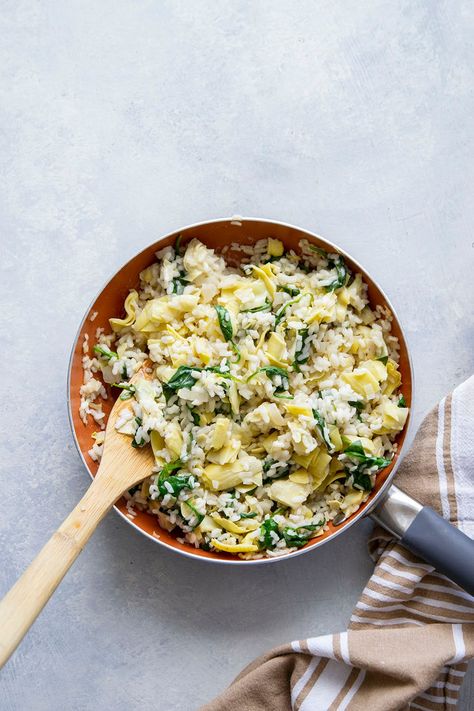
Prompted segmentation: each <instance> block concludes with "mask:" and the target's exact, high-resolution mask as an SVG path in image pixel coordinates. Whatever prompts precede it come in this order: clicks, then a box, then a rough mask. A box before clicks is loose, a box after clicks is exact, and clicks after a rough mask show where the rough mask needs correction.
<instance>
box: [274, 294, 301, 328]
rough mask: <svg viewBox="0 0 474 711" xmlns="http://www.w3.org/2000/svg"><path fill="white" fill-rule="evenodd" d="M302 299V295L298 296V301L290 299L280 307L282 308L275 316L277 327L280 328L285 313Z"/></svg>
mask: <svg viewBox="0 0 474 711" xmlns="http://www.w3.org/2000/svg"><path fill="white" fill-rule="evenodd" d="M301 297H302V294H300V295H299V296H297V297H296V299H288V301H286V302H285V303H284V304H283V305H282V306H280V308H279V309H278V311H277V312H276V314H275V326H278V324H279V323H281V321H282V320H283V318H284V316H285V312H286V310H287V308H288V307H289V306H291V305H292V304H296V303H298V301H299V300H300V299H301Z"/></svg>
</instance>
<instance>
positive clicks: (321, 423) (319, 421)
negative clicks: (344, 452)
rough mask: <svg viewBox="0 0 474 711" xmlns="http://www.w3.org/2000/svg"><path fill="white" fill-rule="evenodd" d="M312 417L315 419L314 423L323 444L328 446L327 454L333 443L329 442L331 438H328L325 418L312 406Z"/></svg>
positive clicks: (332, 448) (331, 449)
mask: <svg viewBox="0 0 474 711" xmlns="http://www.w3.org/2000/svg"><path fill="white" fill-rule="evenodd" d="M313 417H314V419H315V420H316V425H317V427H318V430H319V432H320V434H321V438H322V440H323V442H324V444H325V445H326V447H327V448H328V452H329V454H331V452H332V451H333V450H334V445H333V443H332V442H331V440H330V438H329V430H328V428H327V425H326V420H325V419H324V417H323V416H322V415H321V414H320V413H319V412H318V411H317V410H316V409H314V408H313Z"/></svg>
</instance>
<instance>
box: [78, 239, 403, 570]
mask: <svg viewBox="0 0 474 711" xmlns="http://www.w3.org/2000/svg"><path fill="white" fill-rule="evenodd" d="M299 248H300V253H299V254H296V253H295V252H286V253H285V252H284V249H283V245H282V243H281V242H279V241H278V240H274V239H268V240H260V241H259V242H257V243H256V245H255V246H254V247H252V248H249V247H248V246H245V247H242V246H239V245H231V247H230V249H224V250H223V254H222V255H219V254H217V253H215V252H214V251H213V250H211V249H208V248H207V247H205V245H204V244H202V243H201V242H199V241H198V240H192V241H191V242H190V243H189V244H187V245H186V246H185V247H181V246H180V244H179V240H178V243H177V245H176V246H175V247H174V248H173V247H166V248H165V249H163V250H161V251H160V252H158V253H157V255H156V262H155V263H154V264H152V265H151V266H150V267H148V268H147V269H145V270H144V271H143V272H141V274H140V286H139V289H138V290H132V291H130V294H129V296H128V297H127V299H126V301H125V316H124V317H123V318H111V319H110V325H111V332H110V333H108V334H106V333H104V332H103V331H102V329H98V330H97V334H96V338H97V341H96V343H95V344H94V345H93V344H90V343H89V342H88V341H85V343H84V355H83V367H84V384H83V386H82V388H81V406H80V414H81V417H82V419H83V420H84V422H87V421H88V418H89V417H93V418H94V420H95V421H96V422H97V424H98V425H99V427H100V429H101V431H100V432H97V433H96V434H95V441H94V443H93V445H92V447H91V450H90V452H89V454H90V456H91V457H92V458H93V459H94V460H96V461H98V460H99V459H100V456H101V454H102V447H103V431H102V430H103V428H104V420H105V416H104V413H103V412H102V405H101V402H102V400H103V399H105V398H106V397H107V389H106V387H105V386H104V383H105V384H109V385H115V386H117V388H120V389H121V390H122V394H121V395H120V397H122V399H127V400H128V401H129V404H128V406H127V407H126V408H124V409H123V411H122V413H121V415H120V418H119V420H118V421H117V423H116V427H117V429H118V431H119V432H121V433H123V434H124V435H125V436H127V437H129V438H130V442H131V445H132V446H135V447H142V446H144V447H148V446H151V447H152V448H153V453H154V456H155V467H154V469H153V471H151V472H150V476H149V477H148V478H147V479H146V480H145V481H144V482H143V483H142V484H140V485H139V486H137V487H134V488H133V489H132V490H131V491H130V492H128V494H127V495H126V496H127V510H128V512H129V515H130V516H133V515H134V512H135V511H136V510H137V509H141V510H146V511H149V512H150V513H152V514H153V515H155V516H157V519H158V523H159V525H160V526H161V527H162V528H165V529H167V530H170V531H173V532H175V533H176V534H177V535H178V536H180V538H182V539H183V540H184V541H186V542H188V543H190V544H191V545H194V546H196V547H201V548H204V549H206V550H218V551H225V552H228V553H232V554H235V555H239V556H241V557H244V558H255V557H262V556H274V555H281V554H283V553H287V552H288V551H289V550H294V549H296V548H299V547H301V546H303V545H305V544H306V543H307V541H308V540H310V539H311V538H313V537H315V536H318V535H321V534H322V533H323V532H324V531H325V530H327V528H328V522H329V521H333V522H334V523H335V524H338V523H341V522H342V521H343V520H345V518H347V517H348V516H350V515H351V514H352V513H354V512H355V511H357V509H358V508H359V507H360V505H361V504H362V503H363V502H364V501H365V500H366V499H367V497H368V496H369V495H370V491H371V490H372V488H373V486H374V483H375V479H376V477H377V474H378V472H379V471H381V470H382V469H383V468H384V467H386V466H388V464H389V463H390V459H391V458H392V456H393V454H394V451H395V448H396V445H395V444H394V440H395V438H396V436H397V434H398V433H399V432H400V431H401V430H402V429H403V427H404V425H405V422H406V419H407V415H408V408H407V407H406V405H405V402H404V398H403V396H401V395H400V392H399V388H400V385H401V377H400V373H399V370H398V346H399V344H398V341H397V339H396V338H395V337H394V336H393V335H392V333H391V314H390V313H389V311H388V310H387V309H385V308H382V307H380V306H379V307H376V308H372V307H371V305H370V304H369V301H368V298H367V286H366V284H365V283H364V281H363V279H362V276H361V275H360V274H352V273H350V271H349V270H348V268H347V266H346V265H345V263H344V260H343V259H342V257H340V256H339V255H337V254H327V253H326V252H324V251H322V250H320V249H317V248H315V247H313V246H312V245H310V244H309V243H308V242H307V241H306V240H302V241H301V242H300V245H299ZM236 252H240V257H241V265H240V266H239V267H234V266H231V264H230V262H229V263H226V261H225V260H224V255H225V258H228V255H229V254H235V253H236ZM92 346H93V347H92ZM145 361H147V362H149V361H151V363H152V366H153V373H152V378H151V380H149V379H147V380H145V379H140V378H139V379H138V380H137V381H136V382H134V384H133V385H131V384H130V383H129V380H130V378H131V377H132V375H134V374H135V373H136V372H137V371H139V370H140V369H141V367H142V365H143V363H144V362H145ZM117 392H119V390H117Z"/></svg>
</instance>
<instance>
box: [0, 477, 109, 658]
mask: <svg viewBox="0 0 474 711" xmlns="http://www.w3.org/2000/svg"><path fill="white" fill-rule="evenodd" d="M121 493H122V492H121V491H120V490H117V483H116V482H114V481H113V480H111V479H108V478H107V477H100V476H96V478H95V479H94V481H93V482H92V484H91V486H90V487H89V489H88V490H87V492H86V493H85V495H84V496H83V498H82V499H81V500H80V501H79V503H78V504H77V506H76V508H75V509H74V510H73V511H72V512H71V513H70V514H69V516H68V517H67V518H66V520H65V521H64V523H62V525H61V526H60V527H59V528H58V530H57V531H56V533H54V534H53V535H52V536H51V538H50V539H49V541H48V542H47V543H46V545H45V546H44V547H43V548H42V549H41V551H40V552H39V553H38V555H37V556H36V558H35V559H34V560H33V562H32V563H31V564H30V565H29V567H28V568H27V569H26V570H25V572H24V573H23V575H22V576H21V577H20V578H19V579H18V581H17V582H16V583H15V585H14V586H13V587H12V588H11V590H10V591H9V592H8V593H7V594H6V595H5V597H4V598H3V600H2V601H1V602H0V668H1V667H2V666H3V665H4V664H5V662H6V661H7V659H8V658H9V657H10V655H11V654H12V653H13V652H14V651H15V649H16V647H17V645H18V644H19V643H20V642H21V640H22V639H23V637H24V635H25V634H26V633H27V631H28V630H29V628H30V627H31V625H32V624H33V622H34V621H35V619H36V618H37V617H38V615H39V613H40V612H41V610H42V609H43V607H44V606H45V604H46V603H47V602H48V600H49V598H50V597H51V595H52V594H53V592H54V591H55V590H56V588H57V586H58V585H59V583H60V582H61V580H62V579H63V577H64V576H65V574H66V573H67V571H68V570H69V568H70V567H71V565H72V564H73V563H74V561H75V560H76V558H77V556H78V555H79V553H80V552H81V551H82V549H83V548H84V546H85V545H86V543H87V541H88V540H89V538H90V537H91V535H92V533H93V532H94V531H95V529H96V528H97V526H98V524H99V523H100V521H101V520H102V519H103V517H104V516H105V514H106V513H107V511H108V510H109V509H110V508H111V507H112V505H113V503H114V501H115V500H116V499H117V498H118V497H119V496H120V494H121Z"/></svg>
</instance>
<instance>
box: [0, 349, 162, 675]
mask: <svg viewBox="0 0 474 711" xmlns="http://www.w3.org/2000/svg"><path fill="white" fill-rule="evenodd" d="M148 365H149V361H148V362H147V361H145V363H144V364H143V366H144V367H142V369H141V370H139V371H138V372H137V373H136V374H135V375H134V376H133V378H132V379H131V380H130V382H131V383H133V382H136V381H137V380H139V379H143V378H149V377H150V376H149V375H148V373H147V366H148ZM127 405H128V406H129V405H130V403H129V402H128V401H126V400H121V399H120V398H118V399H117V401H116V402H115V404H114V406H113V408H112V411H111V413H110V415H109V419H108V422H107V428H106V431H105V442H104V451H103V455H102V460H101V463H100V467H99V469H98V471H97V474H96V475H95V478H94V480H93V482H92V484H91V485H90V487H89V489H88V490H87V491H86V493H85V495H84V496H83V498H82V499H81V500H80V501H79V503H78V504H77V506H76V508H75V509H74V510H73V511H72V512H71V513H70V514H69V516H68V517H67V519H66V520H65V521H64V523H62V524H61V526H60V527H59V528H58V530H57V531H56V533H54V534H53V535H52V537H51V538H50V539H49V541H48V542H47V543H46V545H45V546H44V548H42V550H41V551H40V552H39V554H38V555H37V556H36V558H35V559H34V561H33V562H32V563H31V564H30V566H29V567H28V568H27V569H26V570H25V572H24V573H23V575H22V576H21V578H19V580H18V581H17V582H16V583H15V585H14V586H13V587H12V588H11V590H10V591H9V592H8V593H7V594H6V595H5V597H4V598H3V600H2V601H1V602H0V630H1V632H0V668H1V667H2V666H3V665H4V664H5V662H6V661H7V659H8V658H9V657H10V655H11V654H12V653H13V652H14V651H15V649H16V647H17V646H18V644H19V643H20V642H21V640H22V639H23V637H24V635H25V634H26V633H27V631H28V630H29V628H30V627H31V625H32V624H33V622H34V621H35V619H36V618H37V617H38V615H39V613H40V612H41V610H42V609H43V607H44V606H45V605H46V603H47V602H48V600H49V598H50V597H51V595H52V594H53V592H54V591H55V590H56V588H57V586H58V585H59V583H60V582H61V580H62V579H63V577H64V576H65V574H66V573H67V571H68V570H69V568H70V567H71V565H72V564H73V563H74V561H75V560H76V558H77V556H78V555H79V553H80V552H81V551H82V549H83V548H84V546H85V545H86V543H87V541H88V540H89V538H90V537H91V535H92V534H93V533H94V531H95V529H96V528H97V526H98V525H99V523H100V522H101V521H102V519H103V518H104V516H105V514H106V513H107V512H108V511H109V509H110V508H111V507H112V506H113V504H114V503H115V501H117V499H119V498H120V497H121V496H122V494H123V493H124V492H125V491H126V490H127V489H130V488H131V487H132V486H134V485H135V484H138V483H139V482H140V481H143V479H145V478H146V477H147V476H149V475H150V473H151V470H152V467H153V465H154V459H153V452H152V450H151V447H143V448H138V449H135V448H134V447H132V446H131V443H130V437H127V436H126V435H123V434H120V433H119V432H117V430H116V429H115V423H116V421H117V417H118V415H119V413H120V411H121V410H122V409H123V408H124V407H127Z"/></svg>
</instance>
